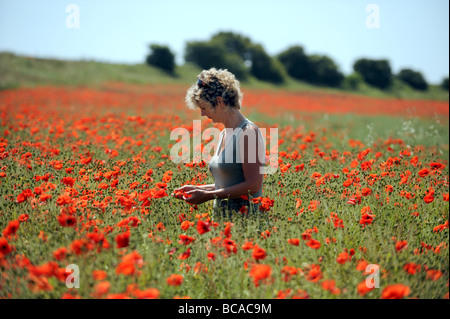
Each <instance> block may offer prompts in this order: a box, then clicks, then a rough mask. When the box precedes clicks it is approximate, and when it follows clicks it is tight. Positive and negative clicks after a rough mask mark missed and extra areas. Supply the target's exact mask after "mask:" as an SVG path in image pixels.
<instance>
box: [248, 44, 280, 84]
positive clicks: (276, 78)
mask: <svg viewBox="0 0 450 319" xmlns="http://www.w3.org/2000/svg"><path fill="white" fill-rule="evenodd" d="M250 52H251V61H252V62H251V63H252V65H251V67H250V72H251V73H252V75H253V76H255V77H256V78H257V79H259V80H262V81H267V82H271V83H274V84H281V83H283V82H284V76H283V68H282V65H281V64H277V63H276V60H275V59H272V58H271V57H270V56H269V55H268V54H267V53H266V51H265V50H264V48H263V47H262V46H261V45H259V44H258V45H254V46H253V47H252V48H251V51H250Z"/></svg>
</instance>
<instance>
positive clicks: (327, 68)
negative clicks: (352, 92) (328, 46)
mask: <svg viewBox="0 0 450 319" xmlns="http://www.w3.org/2000/svg"><path fill="white" fill-rule="evenodd" d="M308 60H309V65H310V68H311V72H310V74H309V76H308V77H307V79H308V81H309V82H311V83H313V84H320V85H327V86H332V87H338V86H340V85H341V83H342V80H344V75H343V74H342V73H341V72H340V71H339V69H338V67H337V66H336V64H335V63H334V61H333V60H332V59H331V58H329V57H327V56H325V55H311V56H309V57H308Z"/></svg>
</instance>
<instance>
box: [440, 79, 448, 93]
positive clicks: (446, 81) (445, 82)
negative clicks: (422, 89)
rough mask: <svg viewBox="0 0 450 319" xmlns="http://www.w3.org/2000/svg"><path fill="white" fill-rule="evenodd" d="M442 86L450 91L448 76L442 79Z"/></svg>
mask: <svg viewBox="0 0 450 319" xmlns="http://www.w3.org/2000/svg"><path fill="white" fill-rule="evenodd" d="M441 88H442V89H444V90H447V91H448V78H444V79H443V80H442V83H441Z"/></svg>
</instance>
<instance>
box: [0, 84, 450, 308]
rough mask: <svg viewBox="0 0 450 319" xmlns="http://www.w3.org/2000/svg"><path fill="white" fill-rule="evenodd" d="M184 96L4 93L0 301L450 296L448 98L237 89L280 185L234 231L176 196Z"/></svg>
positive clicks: (186, 174) (0, 95)
mask: <svg viewBox="0 0 450 319" xmlns="http://www.w3.org/2000/svg"><path fill="white" fill-rule="evenodd" d="M186 89H187V86H182V85H152V86H149V85H146V86H145V85H131V84H127V85H126V84H121V83H110V84H108V85H104V86H103V87H101V88H81V87H79V88H76V87H56V86H46V87H35V88H17V89H13V90H3V91H0V114H1V119H0V120H1V122H0V196H1V198H0V232H1V234H0V273H1V275H0V297H1V298H8V299H10V298H13V299H16V298H58V299H59V298H160V299H172V298H200V299H206V298H208V299H209V298H220V299H222V298H241V299H245V298H267V299H272V298H286V299H294V298H296V299H307V298H311V299H313V298H345V299H347V298H368V299H380V298H382V299H391V298H398V299H400V298H432V299H442V298H448V297H449V250H448V245H449V229H448V215H449V182H448V179H449V173H448V150H449V142H448V132H449V129H448V127H449V124H448V116H449V104H448V101H427V100H399V99H375V98H368V97H363V96H356V95H344V94H339V95H338V94H319V93H307V92H303V93H296V92H285V91H262V90H260V91H258V90H246V89H245V88H244V90H243V91H244V100H243V109H242V113H243V114H244V115H245V116H246V117H247V118H249V119H250V120H252V121H253V122H255V124H257V125H258V126H259V127H264V128H267V129H268V128H270V127H272V128H278V141H277V145H278V161H277V162H275V165H276V166H277V171H276V173H275V174H270V175H266V176H265V179H264V185H263V195H262V197H260V198H254V199H252V200H253V201H257V202H259V203H261V205H260V212H258V214H257V215H255V216H253V215H249V214H248V212H247V210H246V208H245V207H243V208H242V209H241V211H239V212H235V213H233V215H232V217H231V219H230V218H224V217H222V216H217V215H215V214H214V212H213V209H212V202H207V203H204V204H201V205H189V204H188V203H186V202H184V201H180V200H177V199H175V198H174V197H173V196H172V193H173V190H174V189H176V188H179V187H180V186H182V185H185V184H211V183H213V182H214V181H213V179H212V176H211V174H210V172H209V170H208V166H207V163H205V162H200V163H194V162H191V163H174V162H172V161H171V160H170V156H169V155H170V149H171V147H172V146H173V145H174V144H175V143H176V140H171V139H170V132H171V131H172V129H174V128H177V127H184V128H187V129H188V130H190V131H191V132H192V120H195V119H197V120H198V119H201V117H200V112H197V111H192V110H189V109H187V107H186V106H185V104H184V94H185V91H186ZM201 120H202V129H206V128H207V127H211V126H215V127H217V128H219V129H223V126H221V125H218V124H214V123H211V122H210V121H209V120H208V119H206V118H204V119H201ZM207 142H209V141H203V143H207ZM267 152H269V150H267ZM68 266H69V268H67V267H68ZM77 278H78V279H77Z"/></svg>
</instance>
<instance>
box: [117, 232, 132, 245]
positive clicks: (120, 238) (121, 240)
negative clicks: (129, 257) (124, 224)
mask: <svg viewBox="0 0 450 319" xmlns="http://www.w3.org/2000/svg"><path fill="white" fill-rule="evenodd" d="M116 243H117V248H124V247H128V245H129V243H130V233H129V232H125V233H121V234H119V235H117V236H116Z"/></svg>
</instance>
